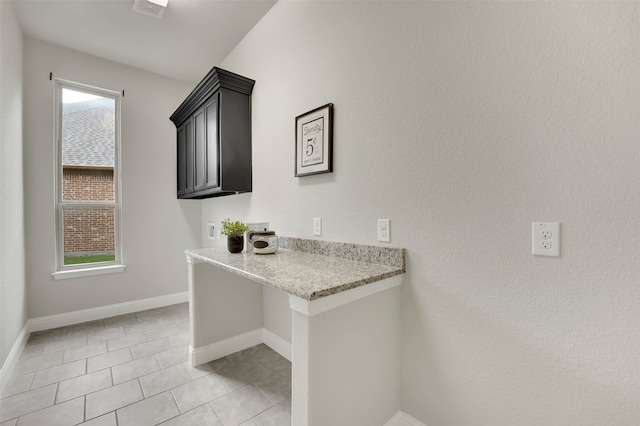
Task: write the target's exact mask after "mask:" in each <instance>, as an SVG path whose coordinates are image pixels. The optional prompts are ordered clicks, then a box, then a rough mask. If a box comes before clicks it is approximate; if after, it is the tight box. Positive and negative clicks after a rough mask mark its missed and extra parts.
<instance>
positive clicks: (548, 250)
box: [531, 222, 560, 257]
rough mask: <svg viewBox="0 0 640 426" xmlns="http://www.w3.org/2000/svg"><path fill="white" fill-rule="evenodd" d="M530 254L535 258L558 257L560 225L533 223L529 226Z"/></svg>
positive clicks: (555, 223)
mask: <svg viewBox="0 0 640 426" xmlns="http://www.w3.org/2000/svg"><path fill="white" fill-rule="evenodd" d="M531 241H532V253H533V254H534V255H536V256H554V257H557V256H560V224H559V223H557V222H533V223H532V224H531Z"/></svg>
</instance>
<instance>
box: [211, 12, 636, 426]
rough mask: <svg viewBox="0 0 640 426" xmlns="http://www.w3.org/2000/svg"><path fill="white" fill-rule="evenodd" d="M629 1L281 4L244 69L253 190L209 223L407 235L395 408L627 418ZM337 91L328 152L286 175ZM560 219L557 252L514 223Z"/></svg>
mask: <svg viewBox="0 0 640 426" xmlns="http://www.w3.org/2000/svg"><path fill="white" fill-rule="evenodd" d="M638 46H640V6H639V5H638V4H637V3H631V2H630V3H609V2H607V3H591V2H589V3H582V2H572V3H564V2H534V3H522V2H507V3H505V2H496V3H493V2H279V3H277V4H276V5H275V6H274V7H273V9H272V10H271V11H270V12H269V13H268V14H267V15H266V16H265V18H264V19H263V20H261V21H260V22H259V23H258V25H257V26H256V27H255V28H254V29H253V30H252V32H251V33H249V35H248V36H247V37H246V38H245V39H244V40H243V41H242V43H240V45H239V46H238V47H237V48H236V49H235V50H234V51H233V52H232V53H231V54H230V55H229V57H227V59H226V60H225V61H224V63H223V64H222V67H223V68H226V69H229V70H231V71H234V72H237V73H240V74H242V75H246V76H248V77H251V78H254V79H255V80H256V81H257V82H256V86H255V90H254V95H253V99H252V100H253V150H254V168H253V179H254V192H253V193H252V194H245V195H238V196H231V197H223V198H220V199H211V200H207V201H204V202H203V203H202V225H203V226H202V233H203V243H204V244H208V243H209V242H208V241H207V240H206V238H204V229H205V227H204V225H205V223H206V222H207V221H219V220H221V219H223V218H225V217H232V218H235V219H240V220H248V221H254V220H259V221H261V220H267V221H269V222H270V223H271V225H272V226H271V227H272V228H273V229H274V230H276V231H277V232H278V234H280V235H287V236H296V237H307V238H311V231H312V218H313V217H321V218H322V219H323V236H322V237H321V238H322V239H325V240H338V241H353V242H358V243H374V244H375V243H376V231H375V226H376V219H378V218H389V219H391V238H392V241H391V244H392V245H394V246H400V247H405V248H406V249H407V253H408V259H407V269H408V272H407V274H406V276H405V279H404V284H403V315H404V318H403V330H404V331H403V353H404V356H403V371H404V373H403V377H402V389H403V391H402V396H401V405H402V407H401V408H402V409H403V410H404V411H406V412H407V413H409V414H411V415H413V416H414V417H416V418H418V419H419V420H420V421H422V422H424V423H426V424H427V425H430V426H436V425H437V426H444V425H471V424H473V425H492V426H495V425H515V424H517V425H534V424H535V425H539V424H566V425H569V424H571V425H578V424H579V425H599V424H620V425H623V424H638V423H640V410H638V405H637V404H638V395H639V394H640V383H639V382H638V378H639V377H640V372H639V371H638V368H639V366H640V354H639V352H638V347H639V346H640V335H639V334H638V330H639V329H640V296H639V292H638V282H640V267H639V265H638V263H639V261H640V254H639V247H638V241H639V240H640V238H639V237H640V215H639V214H638V212H640V196H639V190H638V188H640V167H639V166H638V165H639V164H640V161H639V160H640V144H639V143H638V139H639V136H640V120H638V117H639V116H640V80H639V79H638V75H640V69H639V68H640V50H639V49H638ZM327 102H333V103H334V104H335V131H334V136H335V164H334V166H335V167H334V168H335V172H334V173H332V174H328V175H322V176H315V177H305V178H295V177H293V173H294V172H293V164H294V160H293V155H294V138H293V135H294V132H293V131H294V118H295V117H296V116H297V115H299V114H301V113H303V112H306V111H308V110H311V109H313V108H315V107H318V106H320V105H323V104H325V103H327ZM532 221H558V222H561V223H562V255H561V257H560V258H543V257H533V256H532V255H531V222H532Z"/></svg>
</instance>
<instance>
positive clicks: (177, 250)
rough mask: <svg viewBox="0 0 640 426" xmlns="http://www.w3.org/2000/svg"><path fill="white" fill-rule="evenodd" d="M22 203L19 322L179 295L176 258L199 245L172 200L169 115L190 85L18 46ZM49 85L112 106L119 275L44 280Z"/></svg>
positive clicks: (183, 206) (48, 251)
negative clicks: (21, 60)
mask: <svg viewBox="0 0 640 426" xmlns="http://www.w3.org/2000/svg"><path fill="white" fill-rule="evenodd" d="M24 67H25V73H24V75H25V77H24V78H25V100H24V102H25V123H26V124H27V126H26V128H25V172H26V178H25V197H26V223H27V253H28V260H29V263H28V267H27V282H28V287H29V293H28V294H29V298H28V301H29V317H31V318H34V317H40V316H44V315H52V314H58V313H64V312H70V311H74V310H79V309H87V308H92V307H96V306H103V305H109V304H114V303H120V302H125V301H130V300H137V299H144V298H149V297H155V296H161V295H165V294H172V293H178V292H184V291H187V267H186V262H185V258H184V255H183V251H184V250H185V249H186V248H193V247H197V246H199V245H200V228H199V226H198V224H199V223H200V207H199V206H198V204H197V203H195V202H183V201H178V200H177V199H176V189H175V188H176V186H175V182H176V171H175V162H176V160H175V155H176V148H175V127H174V126H173V124H172V123H171V121H169V116H170V115H171V113H173V111H174V110H175V109H176V108H177V107H178V105H180V103H181V102H182V101H183V100H184V98H185V97H186V96H187V95H188V94H189V92H190V91H191V89H192V88H193V87H194V84H187V83H184V82H179V81H176V80H171V79H168V78H165V77H161V76H159V75H155V74H152V73H149V72H145V71H141V70H138V69H135V68H131V67H127V66H124V65H121V64H118V63H114V62H110V61H107V60H103V59H99V58H96V57H93V56H89V55H86V54H83V53H79V52H76V51H72V50H68V49H65V48H63V47H59V46H55V45H52V44H48V43H45V42H41V41H35V40H26V41H25V65H24ZM49 72H52V73H53V76H54V77H58V78H63V79H67V80H72V81H77V82H80V83H85V84H89V85H94V86H98V87H103V88H106V89H112V90H122V89H124V90H125V97H124V98H123V100H122V185H123V189H122V234H123V239H122V240H123V242H122V243H123V251H124V260H125V263H126V265H127V269H126V271H125V272H124V273H121V274H110V275H101V276H94V277H87V278H77V279H69V280H61V281H54V280H53V278H52V277H51V273H52V272H53V271H54V270H55V256H54V248H55V228H54V225H55V223H54V199H55V197H54V191H53V184H52V178H53V165H54V160H53V155H54V140H53V105H54V104H53V94H54V82H53V81H49Z"/></svg>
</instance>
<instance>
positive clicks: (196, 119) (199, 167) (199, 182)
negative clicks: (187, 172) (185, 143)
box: [193, 108, 207, 191]
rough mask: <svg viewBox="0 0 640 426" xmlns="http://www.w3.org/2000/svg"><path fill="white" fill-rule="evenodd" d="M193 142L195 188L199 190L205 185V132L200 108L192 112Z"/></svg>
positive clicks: (202, 113) (203, 116)
mask: <svg viewBox="0 0 640 426" xmlns="http://www.w3.org/2000/svg"><path fill="white" fill-rule="evenodd" d="M193 127H194V144H195V162H194V166H195V168H194V176H195V190H196V191H200V190H203V189H205V188H206V186H207V135H206V133H205V111H204V108H200V109H199V110H197V111H196V112H195V113H194V114H193Z"/></svg>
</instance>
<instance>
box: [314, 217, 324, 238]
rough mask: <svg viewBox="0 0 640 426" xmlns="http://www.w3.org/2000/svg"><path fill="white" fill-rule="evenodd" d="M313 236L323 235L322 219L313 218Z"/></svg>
mask: <svg viewBox="0 0 640 426" xmlns="http://www.w3.org/2000/svg"><path fill="white" fill-rule="evenodd" d="M313 235H315V236H317V237H319V236H321V235H322V218H320V217H314V218H313Z"/></svg>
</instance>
